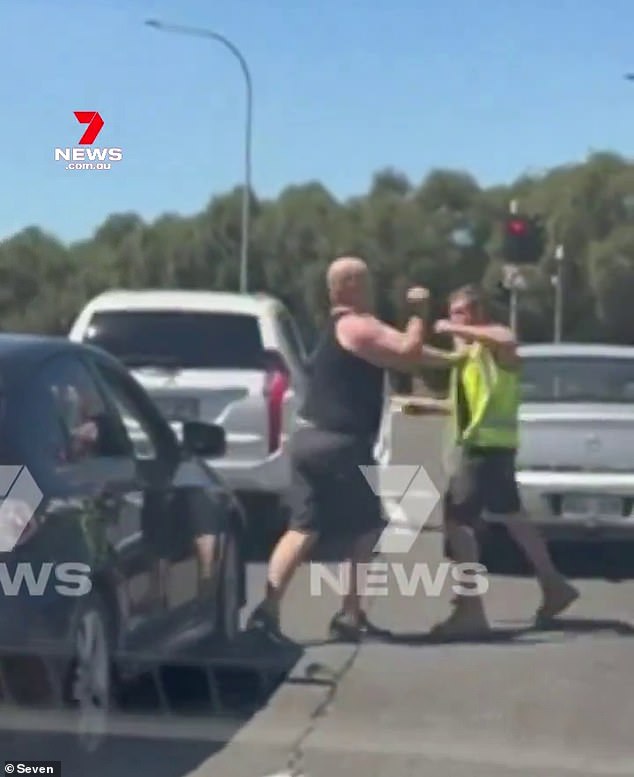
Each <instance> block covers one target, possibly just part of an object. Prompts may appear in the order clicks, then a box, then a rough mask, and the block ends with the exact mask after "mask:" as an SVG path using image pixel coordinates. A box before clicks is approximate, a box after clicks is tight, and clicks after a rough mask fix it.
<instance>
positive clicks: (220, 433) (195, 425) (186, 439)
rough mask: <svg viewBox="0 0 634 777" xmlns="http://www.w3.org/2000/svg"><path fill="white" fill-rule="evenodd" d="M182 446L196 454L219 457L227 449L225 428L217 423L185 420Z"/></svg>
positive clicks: (209, 457) (205, 456) (213, 457)
mask: <svg viewBox="0 0 634 777" xmlns="http://www.w3.org/2000/svg"><path fill="white" fill-rule="evenodd" d="M183 447H184V448H185V449H186V450H187V451H189V452H190V453H193V454H195V455H196V456H202V457H203V458H206V459H219V458H221V457H222V456H224V455H225V453H226V451H227V437H226V434H225V430H224V429H223V428H222V426H218V424H207V423H204V422H203V421H185V422H184V423H183Z"/></svg>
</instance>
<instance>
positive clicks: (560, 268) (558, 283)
mask: <svg viewBox="0 0 634 777" xmlns="http://www.w3.org/2000/svg"><path fill="white" fill-rule="evenodd" d="M564 256H565V254H564V247H563V245H561V244H559V245H558V246H557V248H556V249H555V261H556V262H557V274H556V275H555V279H554V280H555V322H554V336H555V342H556V343H560V342H561V339H562V336H563V307H564Z"/></svg>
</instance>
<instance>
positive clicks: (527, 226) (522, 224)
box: [502, 214, 545, 264]
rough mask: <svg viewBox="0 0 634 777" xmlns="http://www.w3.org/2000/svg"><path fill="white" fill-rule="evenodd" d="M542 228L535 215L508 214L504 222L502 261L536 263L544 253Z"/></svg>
mask: <svg viewBox="0 0 634 777" xmlns="http://www.w3.org/2000/svg"><path fill="white" fill-rule="evenodd" d="M544 243H545V236H544V228H543V225H542V223H541V221H540V220H539V218H537V217H536V216H518V215H515V214H513V215H510V216H508V217H507V219H506V221H505V222H504V245H503V249H502V250H503V253H504V261H505V262H507V263H508V264H537V263H538V262H539V260H540V259H541V257H542V254H543V253H544Z"/></svg>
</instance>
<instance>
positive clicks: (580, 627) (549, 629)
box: [303, 618, 634, 647]
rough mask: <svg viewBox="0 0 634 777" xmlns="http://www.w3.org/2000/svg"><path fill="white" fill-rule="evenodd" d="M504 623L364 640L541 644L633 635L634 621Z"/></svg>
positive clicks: (379, 634) (380, 633)
mask: <svg viewBox="0 0 634 777" xmlns="http://www.w3.org/2000/svg"><path fill="white" fill-rule="evenodd" d="M498 623H499V624H501V625H502V627H501V628H500V627H499V626H495V627H493V628H492V629H491V631H489V632H487V633H485V634H481V635H477V636H473V637H468V638H466V637H461V638H451V639H450V638H447V637H441V636H440V635H435V634H433V633H430V632H394V631H390V630H389V629H377V632H376V633H375V634H373V635H372V636H369V637H366V638H364V640H363V642H364V644H372V643H379V644H386V645H390V644H391V645H409V646H412V647H415V646H419V645H446V644H456V643H457V644H478V645H487V644H489V645H490V644H494V645H496V644H497V645H499V644H506V645H531V644H532V645H539V644H543V643H544V642H553V638H552V636H550V635H552V633H557V634H560V635H561V637H560V639H559V641H566V640H567V639H570V638H573V637H575V636H577V637H580V636H583V635H588V634H599V633H602V634H605V633H611V634H613V635H615V636H619V637H634V624H631V623H627V622H626V621H621V620H617V619H609V618H555V619H552V620H550V621H547V622H544V623H540V624H538V625H530V626H527V625H522V626H517V627H515V628H510V627H506V628H505V627H504V624H508V623H509V621H498ZM328 644H335V643H333V642H332V641H327V640H324V641H320V642H305V643H303V646H304V647H318V646H322V645H328Z"/></svg>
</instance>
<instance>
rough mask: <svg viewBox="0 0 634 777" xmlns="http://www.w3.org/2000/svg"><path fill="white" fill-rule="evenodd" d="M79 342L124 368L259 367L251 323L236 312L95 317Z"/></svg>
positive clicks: (257, 343)
mask: <svg viewBox="0 0 634 777" xmlns="http://www.w3.org/2000/svg"><path fill="white" fill-rule="evenodd" d="M85 341H86V342H87V343H90V344H91V345H96V346H99V347H100V348H103V349H104V350H105V351H108V352H109V353H111V354H112V355H113V356H115V357H117V358H118V359H119V360H120V361H122V362H123V363H124V364H125V365H126V366H128V367H155V366H158V367H167V368H172V369H227V370H252V369H261V367H262V362H263V345H262V340H261V337H260V328H259V325H258V321H257V319H256V318H255V317H254V316H251V315H243V314H236V313H198V312H189V311H147V310H143V311H127V310H126V311H109V312H102V313H95V315H94V316H93V318H92V320H91V322H90V326H89V327H88V331H87V333H86V336H85Z"/></svg>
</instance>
